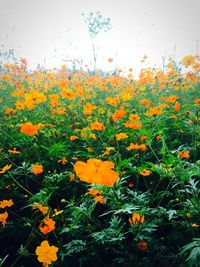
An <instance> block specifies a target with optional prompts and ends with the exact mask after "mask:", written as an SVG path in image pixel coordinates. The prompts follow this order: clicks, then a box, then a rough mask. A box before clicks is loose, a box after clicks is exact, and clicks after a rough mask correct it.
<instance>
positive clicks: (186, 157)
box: [178, 151, 190, 159]
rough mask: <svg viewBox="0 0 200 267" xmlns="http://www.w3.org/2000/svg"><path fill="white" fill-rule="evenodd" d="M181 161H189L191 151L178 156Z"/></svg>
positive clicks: (180, 153)
mask: <svg viewBox="0 0 200 267" xmlns="http://www.w3.org/2000/svg"><path fill="white" fill-rule="evenodd" d="M178 156H179V158H180V159H189V158H190V152H189V151H182V152H179V154H178Z"/></svg>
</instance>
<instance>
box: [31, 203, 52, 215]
mask: <svg viewBox="0 0 200 267" xmlns="http://www.w3.org/2000/svg"><path fill="white" fill-rule="evenodd" d="M32 209H33V210H35V209H39V210H40V211H41V212H42V213H43V214H46V213H47V212H48V210H49V208H48V207H47V206H42V205H34V206H33V207H32Z"/></svg>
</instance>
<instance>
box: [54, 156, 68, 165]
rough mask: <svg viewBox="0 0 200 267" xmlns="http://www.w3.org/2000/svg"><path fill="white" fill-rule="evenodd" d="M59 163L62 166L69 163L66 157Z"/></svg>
mask: <svg viewBox="0 0 200 267" xmlns="http://www.w3.org/2000/svg"><path fill="white" fill-rule="evenodd" d="M57 162H58V163H61V164H62V165H66V164H67V162H68V161H67V159H66V157H63V158H62V159H59V160H58V161H57Z"/></svg>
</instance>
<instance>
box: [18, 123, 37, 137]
mask: <svg viewBox="0 0 200 267" xmlns="http://www.w3.org/2000/svg"><path fill="white" fill-rule="evenodd" d="M20 127H21V128H20V132H21V133H25V134H28V135H35V134H38V131H39V130H40V129H41V127H42V124H41V123H39V124H35V125H33V124H32V123H31V122H26V123H22V124H20Z"/></svg>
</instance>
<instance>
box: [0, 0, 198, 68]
mask: <svg viewBox="0 0 200 267" xmlns="http://www.w3.org/2000/svg"><path fill="white" fill-rule="evenodd" d="M95 11H100V12H101V13H102V15H103V16H104V17H110V18H111V23H112V26H113V28H112V30H110V31H109V32H107V33H104V34H102V35H99V37H98V38H97V40H96V41H97V43H98V44H99V46H100V48H99V51H98V60H97V67H100V68H104V69H106V70H108V69H109V68H113V69H114V67H115V66H118V68H123V69H124V67H127V68H130V67H132V68H133V69H134V70H135V71H138V69H140V68H141V63H140V61H141V59H142V57H143V56H144V55H147V56H148V62H149V63H150V64H151V65H154V64H156V65H158V66H161V65H162V57H163V56H164V57H168V56H170V55H173V56H174V53H175V56H176V59H177V60H181V58H182V57H183V56H185V55H188V54H196V53H197V52H199V51H198V50H199V46H200V45H199V43H200V30H199V29H200V15H199V14H200V0H168V1H167V0H132V1H131V0H96V1H95V0H57V1H56V0H18V1H17V0H0V50H2V51H5V50H8V49H14V50H15V52H16V54H17V55H18V56H19V57H25V58H27V59H28V62H29V65H30V66H31V67H32V68H34V67H36V66H37V64H41V65H44V59H45V66H46V67H47V68H53V67H59V66H60V65H61V64H64V63H65V60H69V59H74V58H79V59H83V61H84V64H88V65H90V64H92V46H91V41H90V38H89V34H88V30H87V26H86V24H85V23H84V19H83V17H82V16H81V13H82V12H85V13H89V12H95ZM197 40H199V43H198V41H197ZM175 47H176V48H175ZM109 57H112V58H114V62H113V63H112V64H110V63H108V62H107V58H109ZM91 66H92V65H91Z"/></svg>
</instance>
